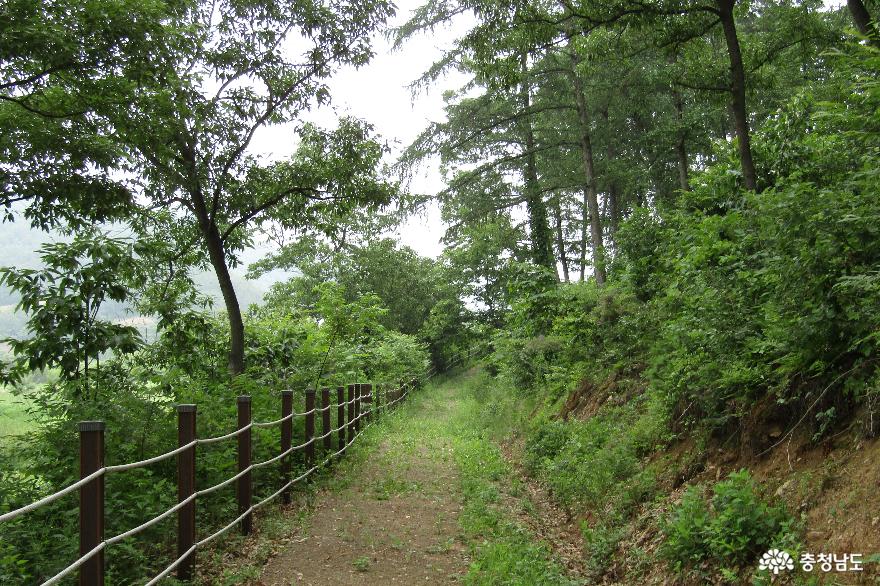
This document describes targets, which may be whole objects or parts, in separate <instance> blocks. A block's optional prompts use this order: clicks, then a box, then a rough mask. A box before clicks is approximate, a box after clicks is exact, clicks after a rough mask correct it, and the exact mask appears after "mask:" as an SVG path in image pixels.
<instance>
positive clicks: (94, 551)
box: [42, 541, 107, 586]
mask: <svg viewBox="0 0 880 586" xmlns="http://www.w3.org/2000/svg"><path fill="white" fill-rule="evenodd" d="M106 546H107V542H106V541H102V542H101V543H99V544H98V545H96V546H95V547H94V549H92V551H90V552H89V553H87V554H85V555H84V556H82V557H81V558H79V559H78V560H76V561H75V562H73V563H72V564H70V565H69V566H67V567H66V568H64V569H63V570H61V571H60V572H58V573H57V574H55V575H54V576H52V577H51V578H49V579H48V580H46V581H45V582H43V584H42V586H51V585H52V584H57V583H58V581H59V580H61V578H63V577H65V576H66V575H68V574H69V573H71V572H72V571H74V570H75V569H77V568H78V567H80V566H81V565H83V564H84V563H86V562H87V561H89V560H90V559H92V558H93V557H95V555H97V553H98V552H99V551H101V550H102V549H104V548H105V547H106Z"/></svg>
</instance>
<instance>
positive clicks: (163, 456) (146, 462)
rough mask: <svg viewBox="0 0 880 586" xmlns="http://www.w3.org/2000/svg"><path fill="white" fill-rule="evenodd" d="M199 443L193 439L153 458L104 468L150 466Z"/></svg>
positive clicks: (114, 470)
mask: <svg viewBox="0 0 880 586" xmlns="http://www.w3.org/2000/svg"><path fill="white" fill-rule="evenodd" d="M198 443H199V440H193V441H191V442H189V443H188V444H186V445H185V446H180V447H179V448H177V449H176V450H171V451H170V452H165V453H164V454H161V455H159V456H154V457H152V458H148V459H146V460H141V461H140V462H132V463H131V464H116V465H115V466H106V467H105V468H104V469H105V470H106V471H107V472H123V471H125V470H132V469H133V468H141V467H143V466H148V465H150V464H155V463H156V462H161V461H162V460H167V459H168V458H170V457H171V456H176V455H177V454H179V453H181V452H185V451H186V450H188V449H190V448H192V447H193V446H195V445H196V444H198Z"/></svg>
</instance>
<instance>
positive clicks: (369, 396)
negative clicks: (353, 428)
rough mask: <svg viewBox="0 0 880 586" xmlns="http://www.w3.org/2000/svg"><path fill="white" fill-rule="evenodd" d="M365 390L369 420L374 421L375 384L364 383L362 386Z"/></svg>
mask: <svg viewBox="0 0 880 586" xmlns="http://www.w3.org/2000/svg"><path fill="white" fill-rule="evenodd" d="M361 388H362V389H363V391H364V403H365V407H366V408H367V411H366V413H367V422H370V421H373V385H372V384H371V383H364V384H363V386H362V387H361Z"/></svg>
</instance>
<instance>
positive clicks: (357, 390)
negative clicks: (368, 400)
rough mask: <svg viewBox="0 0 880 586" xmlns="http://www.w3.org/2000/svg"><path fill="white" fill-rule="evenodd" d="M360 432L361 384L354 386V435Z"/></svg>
mask: <svg viewBox="0 0 880 586" xmlns="http://www.w3.org/2000/svg"><path fill="white" fill-rule="evenodd" d="M360 432H361V383H355V385H354V435H355V436H357V434H359V433H360Z"/></svg>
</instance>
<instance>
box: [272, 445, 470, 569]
mask: <svg viewBox="0 0 880 586" xmlns="http://www.w3.org/2000/svg"><path fill="white" fill-rule="evenodd" d="M450 450H451V448H450V447H449V446H448V445H444V444H443V442H442V440H435V439H434V438H429V439H427V440H426V442H425V443H424V444H423V445H421V446H419V447H418V448H417V449H416V450H413V451H412V452H409V451H399V450H393V453H389V452H390V451H389V445H388V444H387V443H386V444H383V445H382V446H381V447H380V449H379V450H378V452H377V453H374V454H371V455H370V457H369V460H368V461H367V463H366V465H365V466H364V467H363V468H362V469H361V471H360V473H359V474H358V475H357V477H356V478H353V479H352V482H351V484H350V485H349V486H347V487H344V488H342V489H341V490H325V491H323V492H322V493H321V494H320V495H319V498H318V502H319V503H321V504H319V505H318V506H317V507H316V508H315V510H314V511H312V513H311V515H310V516H311V526H309V527H307V528H306V529H305V530H304V531H302V534H301V535H294V536H292V538H291V540H290V545H289V546H288V547H287V548H285V549H284V550H283V551H282V552H281V553H280V554H279V555H277V556H276V557H275V558H273V559H272V560H271V561H270V562H269V563H268V564H267V565H266V567H265V569H264V571H263V574H262V576H261V578H260V581H259V582H257V584H261V585H265V586H279V585H284V586H288V585H291V584H303V585H315V586H326V585H334V584H339V585H348V584H361V585H363V584H366V585H369V584H407V585H409V584H453V583H456V582H457V581H458V580H459V579H460V577H461V576H462V575H463V574H464V573H465V572H466V571H467V568H468V565H469V559H468V556H467V550H466V547H465V546H464V545H463V544H462V542H461V540H460V539H458V537H457V536H458V534H459V529H458V523H457V520H458V513H459V511H460V502H459V492H458V478H457V475H456V469H455V465H454V463H453V462H452V461H451V459H450V458H449V457H448V453H449V452H450ZM389 456H390V457H389Z"/></svg>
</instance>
